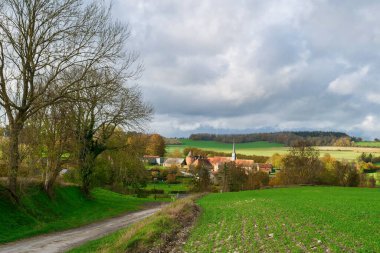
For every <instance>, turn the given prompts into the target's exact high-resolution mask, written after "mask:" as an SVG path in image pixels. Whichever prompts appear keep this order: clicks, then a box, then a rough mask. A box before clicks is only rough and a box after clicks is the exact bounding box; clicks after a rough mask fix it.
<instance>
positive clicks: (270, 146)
mask: <svg viewBox="0 0 380 253" xmlns="http://www.w3.org/2000/svg"><path fill="white" fill-rule="evenodd" d="M181 142H182V145H168V146H167V148H166V150H167V152H172V151H173V150H176V149H178V150H179V151H181V152H182V151H183V149H184V148H186V147H195V148H199V149H204V150H212V151H217V152H225V153H230V152H231V151H232V144H229V143H221V142H216V141H194V140H189V139H181ZM372 143H373V142H372ZM379 145H380V143H379ZM318 149H320V155H321V156H323V155H325V154H327V153H328V154H330V155H331V156H333V157H335V158H337V159H347V160H354V159H356V158H357V157H358V156H360V155H361V154H362V153H363V152H365V153H372V154H374V155H375V156H380V148H374V147H371V148H370V147H368V148H367V147H365V146H363V147H318ZM288 151H289V148H288V147H284V145H283V144H279V143H270V142H265V141H260V142H249V143H237V144H236V153H237V154H238V155H239V154H243V155H258V156H272V155H273V154H275V153H278V154H286V153H288Z"/></svg>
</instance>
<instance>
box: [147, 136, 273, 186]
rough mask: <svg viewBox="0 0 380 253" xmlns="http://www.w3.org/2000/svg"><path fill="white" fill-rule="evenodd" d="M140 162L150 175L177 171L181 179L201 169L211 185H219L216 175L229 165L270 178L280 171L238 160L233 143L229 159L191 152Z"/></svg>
mask: <svg viewBox="0 0 380 253" xmlns="http://www.w3.org/2000/svg"><path fill="white" fill-rule="evenodd" d="M142 161H143V162H144V164H146V165H148V167H150V168H149V169H148V170H149V171H150V173H151V174H152V175H155V174H156V173H160V172H161V170H162V169H170V170H172V171H173V170H174V171H177V172H178V173H179V174H180V175H181V176H183V177H193V176H194V170H195V169H196V168H202V169H205V170H207V171H208V175H209V177H210V181H211V183H212V184H216V185H218V184H220V183H221V182H219V181H220V179H219V180H218V178H219V177H218V174H220V173H221V171H223V170H224V169H225V168H226V167H227V166H228V165H229V164H231V163H232V164H234V165H235V166H237V167H240V168H242V169H243V170H244V171H245V173H246V174H247V175H248V174H249V173H256V172H263V173H265V174H267V175H268V176H269V177H271V176H274V175H275V173H276V171H279V170H280V169H279V168H274V167H273V165H272V164H270V163H256V162H255V161H254V160H252V159H239V158H238V155H237V153H236V148H235V143H233V144H232V153H231V157H226V156H210V157H208V156H200V155H193V154H192V151H189V153H188V154H187V156H186V157H185V158H183V157H168V158H165V157H160V156H152V155H144V157H143V158H142ZM152 166H153V167H152ZM153 177H154V176H153Z"/></svg>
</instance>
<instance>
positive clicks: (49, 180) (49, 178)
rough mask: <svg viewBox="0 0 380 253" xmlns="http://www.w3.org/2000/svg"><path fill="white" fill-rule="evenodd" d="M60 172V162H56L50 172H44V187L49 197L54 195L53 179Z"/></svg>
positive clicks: (55, 178) (54, 179)
mask: <svg viewBox="0 0 380 253" xmlns="http://www.w3.org/2000/svg"><path fill="white" fill-rule="evenodd" d="M60 172H61V164H60V163H58V165H57V166H55V168H54V169H53V171H52V172H50V173H49V171H47V172H46V178H45V183H44V189H45V192H46V193H47V195H48V196H49V197H50V198H53V197H54V191H53V189H54V188H53V186H54V184H55V181H56V180H57V177H58V175H59V173H60Z"/></svg>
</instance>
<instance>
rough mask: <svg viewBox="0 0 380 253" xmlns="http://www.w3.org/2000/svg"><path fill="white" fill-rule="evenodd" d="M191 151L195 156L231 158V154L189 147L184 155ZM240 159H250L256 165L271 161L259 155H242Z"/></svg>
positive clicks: (184, 151) (238, 155)
mask: <svg viewBox="0 0 380 253" xmlns="http://www.w3.org/2000/svg"><path fill="white" fill-rule="evenodd" d="M190 151H191V153H192V155H193V156H202V157H213V156H223V157H231V153H224V152H216V151H212V150H203V149H199V148H193V147H187V148H185V149H184V150H183V155H185V156H186V155H188V154H189V152H190ZM237 157H238V159H248V160H254V161H255V163H266V162H267V161H268V159H269V157H268V156H258V155H242V154H237Z"/></svg>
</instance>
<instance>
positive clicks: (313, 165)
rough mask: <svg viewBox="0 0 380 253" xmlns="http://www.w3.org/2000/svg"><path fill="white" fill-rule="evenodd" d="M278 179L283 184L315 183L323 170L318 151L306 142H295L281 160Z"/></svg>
mask: <svg viewBox="0 0 380 253" xmlns="http://www.w3.org/2000/svg"><path fill="white" fill-rule="evenodd" d="M282 162H283V163H282V164H283V167H282V168H281V171H280V173H279V175H278V176H279V177H280V179H281V181H282V183H283V184H314V183H317V182H318V180H319V177H320V174H321V172H322V170H323V166H322V163H321V161H320V160H319V151H318V150H317V149H315V148H313V147H312V146H310V145H309V144H308V143H306V142H303V141H302V142H297V143H296V144H295V145H294V146H293V147H292V148H291V149H290V151H289V154H287V155H286V156H285V157H284V158H283V160H282Z"/></svg>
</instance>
